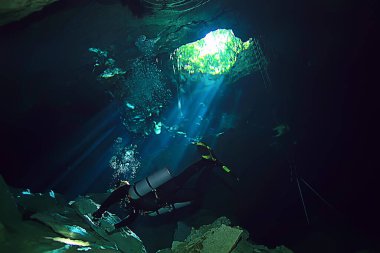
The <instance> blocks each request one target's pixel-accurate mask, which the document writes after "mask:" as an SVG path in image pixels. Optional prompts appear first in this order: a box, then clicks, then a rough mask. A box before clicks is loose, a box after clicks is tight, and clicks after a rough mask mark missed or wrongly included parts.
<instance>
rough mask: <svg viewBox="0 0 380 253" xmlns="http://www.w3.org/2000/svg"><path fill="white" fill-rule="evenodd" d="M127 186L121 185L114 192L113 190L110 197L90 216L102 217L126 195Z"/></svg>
mask: <svg viewBox="0 0 380 253" xmlns="http://www.w3.org/2000/svg"><path fill="white" fill-rule="evenodd" d="M128 190H129V185H123V186H121V187H119V188H117V189H116V190H114V191H113V192H112V193H111V195H110V196H108V198H107V199H106V200H105V201H104V202H103V203H102V205H101V206H100V207H99V209H98V210H97V211H96V212H95V213H93V214H92V215H93V216H94V217H95V218H100V217H102V215H103V213H104V212H105V211H107V209H108V208H109V207H110V206H111V205H113V204H115V203H117V202H120V201H121V200H122V199H123V198H125V197H126V196H127V195H128Z"/></svg>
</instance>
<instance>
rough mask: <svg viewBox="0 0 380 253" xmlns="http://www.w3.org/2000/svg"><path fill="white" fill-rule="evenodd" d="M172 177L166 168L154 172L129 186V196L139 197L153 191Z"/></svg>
mask: <svg viewBox="0 0 380 253" xmlns="http://www.w3.org/2000/svg"><path fill="white" fill-rule="evenodd" d="M171 178H172V175H171V174H170V171H169V170H168V169H167V168H164V169H162V170H159V171H156V172H154V173H153V174H152V175H150V176H148V177H146V178H144V179H142V180H140V181H138V182H137V183H135V184H134V185H132V186H131V187H130V188H129V191H128V193H129V196H131V198H132V199H135V200H136V199H139V198H141V197H142V196H144V195H145V194H147V193H149V192H151V191H154V190H155V189H156V188H157V187H159V186H161V185H162V184H164V183H166V182H167V181H169V180H170V179H171Z"/></svg>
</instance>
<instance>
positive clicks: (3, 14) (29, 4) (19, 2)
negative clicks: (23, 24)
mask: <svg viewBox="0 0 380 253" xmlns="http://www.w3.org/2000/svg"><path fill="white" fill-rule="evenodd" d="M56 1H57V0H1V1H0V26H1V25H5V24H7V23H10V22H13V21H17V20H20V19H22V18H23V17H26V16H28V15H29V14H31V13H33V12H36V11H39V10H41V9H42V8H43V7H44V6H46V5H49V4H51V3H53V2H56Z"/></svg>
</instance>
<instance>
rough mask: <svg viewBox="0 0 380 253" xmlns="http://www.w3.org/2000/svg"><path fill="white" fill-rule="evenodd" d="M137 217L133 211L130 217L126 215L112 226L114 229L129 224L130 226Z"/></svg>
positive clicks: (135, 211) (136, 213)
mask: <svg viewBox="0 0 380 253" xmlns="http://www.w3.org/2000/svg"><path fill="white" fill-rule="evenodd" d="M137 216H138V212H137V210H135V209H133V211H132V212H131V214H130V215H128V217H127V218H125V219H124V220H122V221H120V222H119V223H116V224H115V225H114V227H115V229H119V228H121V227H125V226H128V225H129V224H131V222H133V221H134V220H135V219H136V218H137Z"/></svg>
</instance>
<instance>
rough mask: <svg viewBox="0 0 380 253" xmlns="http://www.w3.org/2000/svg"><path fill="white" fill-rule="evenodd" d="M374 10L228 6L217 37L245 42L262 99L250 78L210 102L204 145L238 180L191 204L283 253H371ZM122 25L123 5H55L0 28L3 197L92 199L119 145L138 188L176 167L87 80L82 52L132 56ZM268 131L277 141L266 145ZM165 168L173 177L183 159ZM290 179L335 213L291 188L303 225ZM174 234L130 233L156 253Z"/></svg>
mask: <svg viewBox="0 0 380 253" xmlns="http://www.w3.org/2000/svg"><path fill="white" fill-rule="evenodd" d="M375 4H376V3H375V1H361V2H359V1H358V3H355V2H354V1H351V2H347V1H339V0H336V1H312V2H310V1H308V2H307V3H306V2H303V1H291V2H289V1H288V2H284V1H265V3H264V2H260V1H251V3H250V4H249V6H247V3H246V1H235V3H234V9H233V10H234V11H235V12H237V13H239V17H240V21H239V23H238V24H237V23H234V24H225V26H226V27H228V26H229V25H230V26H231V27H233V28H234V30H235V28H236V30H235V34H236V35H237V36H238V37H239V31H241V34H242V37H243V36H245V34H248V35H250V36H252V35H256V34H258V35H259V38H260V41H261V43H262V46H263V49H264V52H265V54H266V55H267V56H268V57H269V58H270V65H269V68H268V72H269V75H270V77H271V81H272V85H271V87H270V88H265V85H264V83H263V81H262V80H261V77H260V75H259V73H254V74H252V75H249V76H247V77H244V78H242V79H240V80H239V81H238V82H237V83H235V84H233V86H232V87H233V88H232V87H229V88H228V89H226V90H224V92H220V94H219V95H218V96H219V99H220V102H219V103H218V104H216V109H215V110H216V111H217V112H218V113H222V112H228V113H231V114H234V115H238V118H237V120H235V121H234V124H233V127H231V128H229V129H228V130H227V131H225V133H224V134H222V135H220V137H219V138H211V137H207V138H208V139H207V138H206V140H207V141H210V142H211V143H212V145H213V147H215V151H216V153H217V154H218V157H220V158H221V159H222V160H223V161H225V162H226V163H228V164H229V165H231V168H234V169H235V170H236V173H237V174H239V176H240V178H241V181H240V183H239V185H238V186H236V187H235V188H234V189H233V190H232V191H229V190H226V188H225V186H223V184H222V183H220V180H217V179H210V180H211V181H210V185H213V187H211V189H210V192H209V194H208V195H207V196H205V201H204V202H205V208H206V209H209V210H211V212H212V213H213V216H212V217H214V216H220V215H228V216H229V217H230V218H232V219H233V221H234V223H235V224H239V225H240V226H242V227H245V228H247V229H248V230H249V232H250V233H251V237H252V238H253V240H254V241H256V242H258V243H262V244H267V245H279V244H285V245H286V246H288V247H289V248H291V249H293V250H294V251H295V252H355V251H356V250H362V249H373V250H376V249H377V250H379V245H378V238H380V235H379V232H378V227H379V225H380V222H379V217H378V213H379V211H380V210H379V208H378V206H379V205H378V204H377V201H378V194H379V189H378V183H377V182H378V178H377V177H376V175H377V174H378V173H376V170H375V169H376V168H378V167H379V166H378V165H379V163H378V161H377V160H378V159H377V156H378V154H377V153H378V152H377V151H378V150H379V148H378V147H377V146H378V145H377V144H378V139H379V137H378V129H377V128H378V125H377V123H376V122H377V115H378V111H377V110H376V105H377V103H376V101H377V100H376V93H375V92H373V91H372V90H373V89H370V88H372V87H376V86H377V81H376V80H377V78H376V70H377V65H378V64H377V63H376V61H375V60H377V59H376V52H377V50H376V49H377V48H376V46H377V45H378V44H379V43H378V40H377V39H376V36H375V35H376V32H377V29H376V27H375V20H374V19H375V11H374V10H375ZM132 9H133V10H135V12H136V15H137V16H139V17H140V18H143V17H144V15H149V11H147V10H144V9H141V6H134V7H133V8H132ZM126 13H129V9H128V1H120V2H119V1H84V0H83V1H62V2H61V3H57V4H54V5H52V6H50V7H48V8H46V9H45V10H44V11H42V12H40V13H36V14H33V15H32V16H30V17H28V18H26V19H24V20H22V21H21V22H16V23H14V24H10V25H8V26H4V27H2V28H0V43H1V44H0V50H1V51H0V55H1V61H0V64H1V65H0V69H1V71H0V83H1V93H0V94H1V99H0V101H1V106H0V108H1V122H0V126H1V127H0V129H1V136H0V137H1V142H0V143H1V161H2V163H1V166H0V168H1V174H2V175H3V176H4V178H5V180H6V181H7V182H8V184H10V185H11V186H15V187H23V188H31V190H32V191H46V190H48V189H50V188H53V189H54V190H55V191H57V192H60V193H63V194H65V195H66V196H67V197H68V198H74V197H75V196H77V195H78V194H84V193H86V192H102V191H105V190H106V189H108V188H109V186H110V183H111V181H112V180H113V179H112V173H113V171H112V170H111V169H110V168H109V164H108V162H109V159H110V157H111V156H112V155H113V152H114V150H113V149H112V147H113V145H114V141H115V139H116V138H117V137H120V136H122V137H123V140H124V141H125V143H128V145H129V144H136V145H138V147H139V151H140V157H141V159H142V163H143V165H146V168H149V169H145V170H144V169H142V170H141V172H140V176H142V175H145V174H149V173H150V171H151V170H154V169H155V168H157V167H159V166H160V165H161V164H164V163H165V162H173V160H175V159H173V157H176V158H178V157H179V156H180V155H182V153H181V152H182V151H181V149H183V148H184V147H185V145H186V141H183V139H180V138H178V141H170V142H168V141H166V142H165V140H164V139H160V138H158V137H155V135H152V136H153V137H152V136H150V137H145V138H141V137H138V136H136V135H135V134H131V133H128V131H127V130H126V129H125V126H123V124H122V122H121V120H120V114H119V105H118V103H116V102H115V101H114V100H113V99H112V98H111V97H110V96H109V94H107V93H106V92H105V88H104V86H103V84H101V83H100V82H99V81H98V80H97V79H96V76H95V75H94V74H93V73H92V68H93V64H94V62H93V57H92V55H91V54H90V53H89V52H88V51H87V50H88V48H89V47H99V48H104V49H109V48H112V46H113V47H115V48H117V49H120V48H123V47H125V48H127V49H129V50H126V51H124V52H123V53H122V54H121V55H120V57H119V58H120V60H123V59H124V60H126V59H133V58H134V57H137V56H138V55H139V52H138V50H137V49H136V48H135V47H134V45H133V43H132V44H131V43H130V42H128V41H127V40H126V38H128V36H134V35H135V34H138V33H140V34H144V32H145V31H128V30H126V29H125V26H123V24H124V23H125V22H128V17H127V15H126ZM226 22H227V21H226ZM136 29H138V28H136ZM146 32H147V33H149V32H148V31H146ZM131 34H132V35H131ZM243 34H244V35H243ZM135 37H136V36H135ZM134 39H135V38H132V40H134ZM136 39H137V37H136ZM184 43H186V42H184ZM120 52H121V51H120ZM164 74H165V73H164ZM237 98H238V99H237ZM175 103H176V100H175V98H174V97H173V101H171V102H170V105H174V104H175ZM232 105H233V106H232ZM279 123H286V124H288V125H289V127H290V132H289V133H288V134H287V135H285V136H284V137H283V138H280V139H277V138H273V132H272V128H273V127H274V126H276V125H277V124H279ZM184 124H185V125H186V124H188V125H186V126H188V127H189V126H191V122H189V123H184ZM160 136H163V135H160ZM162 138H163V137H162ZM183 152H184V151H183ZM178 159H180V158H178ZM176 162H178V164H177V166H178V167H181V166H183V164H186V163H189V162H191V158H189V157H188V158H183V160H181V161H176ZM148 165H149V166H148ZM291 166H296V168H297V172H298V175H299V179H304V180H305V182H307V183H309V184H310V185H311V186H313V187H314V188H315V189H316V190H317V191H318V193H319V194H321V195H322V196H323V197H324V198H325V199H326V200H327V201H328V202H329V203H331V204H332V205H333V206H334V207H335V208H336V210H333V209H332V208H330V207H329V206H328V205H326V204H325V203H323V201H322V200H321V199H320V198H318V197H317V196H316V195H315V194H314V193H313V192H312V191H311V190H310V189H309V188H308V187H307V186H306V184H304V183H303V182H302V181H301V187H302V189H303V197H304V200H305V203H306V206H307V210H308V215H309V219H310V224H309V225H308V224H307V222H306V219H305V215H304V212H303V207H302V202H301V201H300V195H299V191H298V188H297V183H296V177H294V173H293V177H291V173H290V172H291V169H290V167H291ZM293 172H294V170H293ZM232 207H233V208H232ZM182 218H183V217H182ZM188 219H189V220H191V218H188ZM210 219H211V218H210ZM206 220H207V219H206ZM193 222H194V220H193ZM194 223H195V224H196V223H197V222H196V221H195V222H194ZM174 227H175V220H173V219H170V218H162V220H161V221H157V224H149V223H147V222H146V221H145V220H142V221H140V223H138V224H136V227H135V230H136V233H138V234H139V235H141V237H142V238H143V239H144V240H146V241H152V243H151V245H150V246H148V247H150V248H152V249H155V248H156V249H157V248H163V247H165V246H168V245H169V243H170V236H171V233H172V230H173V228H174ZM146 228H148V229H150V231H154V232H157V233H160V234H165V233H163V231H166V233H167V235H163V238H166V239H164V240H162V241H160V242H157V240H152V238H153V237H154V236H155V235H154V234H151V233H152V232H151V233H149V232H147V231H148V229H146ZM170 231H171V232H170ZM153 241H154V242H153Z"/></svg>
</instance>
